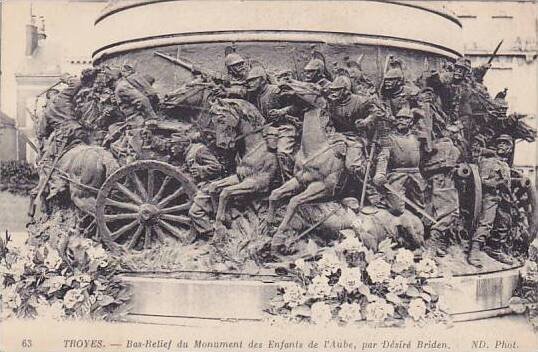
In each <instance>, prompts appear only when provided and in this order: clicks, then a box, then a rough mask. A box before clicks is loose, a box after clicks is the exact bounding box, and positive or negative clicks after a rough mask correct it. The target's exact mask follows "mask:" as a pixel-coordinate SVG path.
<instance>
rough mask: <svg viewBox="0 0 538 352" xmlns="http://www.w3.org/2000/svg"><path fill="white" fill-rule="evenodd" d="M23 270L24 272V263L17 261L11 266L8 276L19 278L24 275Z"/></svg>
mask: <svg viewBox="0 0 538 352" xmlns="http://www.w3.org/2000/svg"><path fill="white" fill-rule="evenodd" d="M25 270H26V263H25V261H23V260H21V259H19V260H17V261H16V262H15V263H13V264H11V267H10V274H12V275H13V276H14V277H16V278H19V277H20V276H21V275H23V274H24V271H25Z"/></svg>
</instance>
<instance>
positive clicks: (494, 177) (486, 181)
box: [468, 136, 512, 268]
mask: <svg viewBox="0 0 538 352" xmlns="http://www.w3.org/2000/svg"><path fill="white" fill-rule="evenodd" d="M506 137H507V138H506ZM508 139H509V141H510V142H509V143H512V142H511V138H510V137H509V136H502V137H501V138H499V139H498V140H497V141H496V142H497V150H496V152H497V153H500V154H503V153H504V152H505V151H504V149H505V148H506V147H507V145H506V142H507V140H508ZM509 145H510V144H509ZM478 168H479V172H480V178H481V179H482V207H481V208H482V209H481V212H480V220H479V222H478V227H477V229H476V232H475V234H474V236H473V239H472V243H471V250H470V252H469V256H468V261H469V263H470V264H471V265H474V266H476V267H479V268H481V267H482V262H481V260H480V256H479V253H480V251H481V250H482V249H484V251H485V253H486V254H488V255H489V256H490V257H492V258H493V259H495V260H497V261H499V262H502V263H506V264H512V260H511V258H509V257H508V256H507V255H505V254H504V253H503V252H502V246H503V242H504V241H505V240H506V236H507V231H501V232H497V235H498V236H493V233H494V232H493V228H494V222H495V217H496V215H497V211H498V209H499V204H500V202H501V194H504V193H505V192H510V166H509V165H508V164H507V163H506V162H505V161H503V160H501V158H499V156H498V155H486V156H484V157H482V158H481V159H480V160H479V162H478ZM506 194H507V193H506Z"/></svg>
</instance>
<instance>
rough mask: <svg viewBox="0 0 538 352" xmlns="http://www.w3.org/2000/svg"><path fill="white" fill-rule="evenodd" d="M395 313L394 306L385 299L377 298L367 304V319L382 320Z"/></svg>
mask: <svg viewBox="0 0 538 352" xmlns="http://www.w3.org/2000/svg"><path fill="white" fill-rule="evenodd" d="M393 314H394V307H393V306H392V305H391V304H389V303H387V302H386V301H385V300H384V299H379V300H376V301H374V302H372V303H369V304H368V305H367V306H366V310H365V315H366V320H369V321H377V322H381V321H383V320H385V319H387V318H388V317H389V316H392V315H393Z"/></svg>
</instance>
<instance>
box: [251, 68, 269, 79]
mask: <svg viewBox="0 0 538 352" xmlns="http://www.w3.org/2000/svg"><path fill="white" fill-rule="evenodd" d="M258 77H263V78H265V79H267V73H266V72H265V69H264V68H263V67H262V66H253V67H252V68H251V69H250V70H249V71H248V75H247V80H249V79H254V78H258Z"/></svg>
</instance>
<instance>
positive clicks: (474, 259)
mask: <svg viewBox="0 0 538 352" xmlns="http://www.w3.org/2000/svg"><path fill="white" fill-rule="evenodd" d="M467 261H468V262H469V264H471V265H472V266H475V267H477V268H482V262H481V261H480V242H475V241H473V242H472V244H471V250H470V251H469V255H468V256H467Z"/></svg>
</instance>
